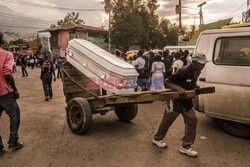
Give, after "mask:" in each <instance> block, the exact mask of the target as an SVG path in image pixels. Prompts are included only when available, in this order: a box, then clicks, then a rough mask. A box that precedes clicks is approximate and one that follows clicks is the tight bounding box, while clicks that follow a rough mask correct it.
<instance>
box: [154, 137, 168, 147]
mask: <svg viewBox="0 0 250 167" xmlns="http://www.w3.org/2000/svg"><path fill="white" fill-rule="evenodd" d="M152 142H153V143H154V144H155V145H157V146H158V147H160V148H165V147H167V144H166V143H164V142H163V141H162V140H160V141H157V140H155V139H154V138H153V139H152Z"/></svg>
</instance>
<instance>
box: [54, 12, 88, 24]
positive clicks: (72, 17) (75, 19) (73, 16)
mask: <svg viewBox="0 0 250 167" xmlns="http://www.w3.org/2000/svg"><path fill="white" fill-rule="evenodd" d="M67 24H85V22H84V21H83V19H80V18H79V12H77V13H75V12H71V13H68V14H67V15H66V16H65V17H64V19H62V20H58V21H57V25H55V24H52V25H51V26H50V27H51V28H53V27H56V26H62V25H67Z"/></svg>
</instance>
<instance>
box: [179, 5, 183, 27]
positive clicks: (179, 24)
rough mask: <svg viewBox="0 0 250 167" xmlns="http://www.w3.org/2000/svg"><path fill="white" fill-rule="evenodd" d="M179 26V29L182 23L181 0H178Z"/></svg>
mask: <svg viewBox="0 0 250 167" xmlns="http://www.w3.org/2000/svg"><path fill="white" fill-rule="evenodd" d="M179 27H180V30H181V28H182V25H181V0H179Z"/></svg>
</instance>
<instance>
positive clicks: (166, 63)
mask: <svg viewBox="0 0 250 167" xmlns="http://www.w3.org/2000/svg"><path fill="white" fill-rule="evenodd" d="M115 54H116V56H117V57H119V58H121V59H123V60H124V61H127V62H128V63H130V64H132V65H133V66H134V67H135V68H136V70H137V72H138V73H139V76H138V79H137V87H136V88H135V91H137V90H138V89H141V90H143V91H146V90H149V89H150V90H157V89H164V88H165V86H164V80H165V79H166V78H168V77H169V76H170V75H172V74H174V73H176V72H177V71H178V70H179V69H181V68H182V67H184V66H186V65H189V64H191V63H192V53H189V51H188V50H185V51H182V50H179V51H177V52H172V53H170V52H169V50H164V51H158V52H153V51H148V52H146V51H143V50H140V51H139V52H138V53H137V55H135V56H131V57H129V58H127V57H126V54H125V53H123V52H120V51H119V50H116V51H115Z"/></svg>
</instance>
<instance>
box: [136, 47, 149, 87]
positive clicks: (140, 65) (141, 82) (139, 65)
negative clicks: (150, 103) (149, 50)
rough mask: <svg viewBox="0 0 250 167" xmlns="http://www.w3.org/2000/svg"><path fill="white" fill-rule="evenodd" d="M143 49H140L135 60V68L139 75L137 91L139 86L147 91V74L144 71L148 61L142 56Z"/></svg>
mask: <svg viewBox="0 0 250 167" xmlns="http://www.w3.org/2000/svg"><path fill="white" fill-rule="evenodd" d="M142 55H143V51H142V50H140V51H139V52H138V53H137V59H136V60H135V69H136V71H137V72H138V74H139V76H138V77H137V87H136V88H135V91H137V90H138V88H141V89H142V90H143V91H146V90H147V88H146V76H145V71H144V66H145V63H146V61H145V60H144V59H143V58H142Z"/></svg>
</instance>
